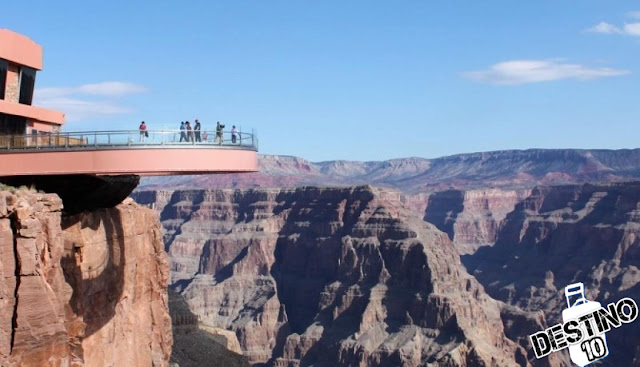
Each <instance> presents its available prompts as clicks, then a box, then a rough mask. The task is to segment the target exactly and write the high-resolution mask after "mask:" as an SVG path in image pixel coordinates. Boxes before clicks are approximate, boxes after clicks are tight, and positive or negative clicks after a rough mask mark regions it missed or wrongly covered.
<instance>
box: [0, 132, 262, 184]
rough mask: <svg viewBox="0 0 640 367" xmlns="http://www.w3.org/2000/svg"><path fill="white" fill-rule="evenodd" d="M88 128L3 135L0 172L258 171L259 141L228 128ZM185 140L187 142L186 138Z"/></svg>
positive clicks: (43, 173)
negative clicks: (218, 136)
mask: <svg viewBox="0 0 640 367" xmlns="http://www.w3.org/2000/svg"><path fill="white" fill-rule="evenodd" d="M147 133H148V136H144V135H141V134H140V132H139V131H138V130H131V131H83V132H73V133H56V134H40V135H0V176H23V175H71V174H73V175H75V174H94V175H129V174H135V175H141V176H153V175H174V174H180V175H182V174H209V173H228V172H253V171H257V169H258V160H257V151H258V140H257V138H256V137H255V135H254V134H252V133H241V134H239V135H240V136H239V137H238V139H237V141H236V142H235V143H233V142H232V139H231V134H230V133H229V132H224V133H223V139H222V141H220V140H218V139H216V138H215V137H216V134H215V132H211V131H202V132H200V139H198V135H197V134H196V133H194V132H192V133H191V134H190V135H188V134H187V133H185V134H184V135H182V134H181V132H180V131H179V130H162V131H157V130H147ZM181 140H182V141H181Z"/></svg>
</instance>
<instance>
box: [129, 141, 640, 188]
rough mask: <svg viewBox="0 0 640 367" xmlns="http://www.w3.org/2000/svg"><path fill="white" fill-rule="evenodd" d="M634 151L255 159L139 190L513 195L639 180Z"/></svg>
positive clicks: (638, 154) (150, 181)
mask: <svg viewBox="0 0 640 367" xmlns="http://www.w3.org/2000/svg"><path fill="white" fill-rule="evenodd" d="M639 162H640V149H621V150H605V149H591V150H582V149H528V150H503V151H494V152H482V153H469V154H458V155H452V156H448V157H441V158H435V159H425V158H401V159H391V160H387V161H371V162H358V161H326V162H309V161H307V160H304V159H302V158H298V157H290V156H274V155H261V156H259V165H258V166H259V167H260V171H259V172H256V173H248V174H245V173H243V174H232V175H203V176H178V177H175V176H174V177H151V178H145V179H143V180H142V182H141V185H140V187H139V189H143V190H150V189H155V190H162V189H177V188H180V189H195V188H199V189H200V188H204V189H216V188H218V189H224V188H239V189H252V188H291V187H301V186H342V187H344V186H354V185H365V184H366V185H375V186H378V187H385V188H392V189H395V190H400V191H402V192H404V193H409V194H416V193H425V192H438V191H445V190H450V189H457V190H472V189H486V188H503V189H520V188H525V189H526V188H531V187H533V186H535V185H559V184H570V183H585V182H615V181H618V182H619V181H629V180H639V179H640V163H639Z"/></svg>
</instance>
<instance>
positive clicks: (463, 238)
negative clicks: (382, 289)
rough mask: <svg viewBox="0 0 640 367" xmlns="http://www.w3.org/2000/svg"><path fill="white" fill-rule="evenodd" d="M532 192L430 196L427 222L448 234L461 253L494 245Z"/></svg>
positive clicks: (484, 191)
mask: <svg viewBox="0 0 640 367" xmlns="http://www.w3.org/2000/svg"><path fill="white" fill-rule="evenodd" d="M530 192H531V190H528V189H522V190H500V189H478V190H468V191H461V190H447V191H441V192H436V193H433V194H431V195H429V197H428V204H427V207H426V210H425V214H424V220H425V221H427V222H429V223H432V224H433V225H435V226H436V227H438V229H439V230H441V231H443V232H445V233H447V234H448V235H449V238H450V239H451V241H452V242H453V244H454V245H455V246H456V248H457V249H458V251H459V252H460V253H461V254H471V253H474V252H475V251H476V250H477V249H478V248H479V247H481V246H490V245H493V244H494V243H495V241H496V237H497V235H498V232H499V231H500V229H501V228H502V224H503V221H504V219H505V218H506V216H507V214H508V213H510V212H511V211H513V209H514V208H515V206H516V204H517V203H519V202H520V201H522V200H524V199H525V198H526V197H528V196H529V194H530Z"/></svg>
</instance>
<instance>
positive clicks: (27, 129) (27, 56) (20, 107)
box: [0, 29, 64, 134]
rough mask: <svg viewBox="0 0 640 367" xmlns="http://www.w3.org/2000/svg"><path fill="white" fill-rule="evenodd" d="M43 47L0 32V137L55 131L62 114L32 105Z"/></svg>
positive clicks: (18, 35)
mask: <svg viewBox="0 0 640 367" xmlns="http://www.w3.org/2000/svg"><path fill="white" fill-rule="evenodd" d="M40 70H42V47H41V46H40V45H38V44H37V43H35V42H33V41H31V40H30V39H29V38H27V37H25V36H23V35H20V34H18V33H15V32H12V31H10V30H8V29H0V134H37V132H39V131H40V132H56V131H59V130H60V126H61V125H62V124H63V123H64V113H62V112H58V111H53V110H48V109H45V108H40V107H36V106H33V105H32V103H33V91H34V88H35V81H36V73H37V72H38V71H40Z"/></svg>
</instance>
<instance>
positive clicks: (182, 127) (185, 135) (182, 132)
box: [180, 121, 187, 142]
mask: <svg viewBox="0 0 640 367" xmlns="http://www.w3.org/2000/svg"><path fill="white" fill-rule="evenodd" d="M186 128H187V127H186V126H184V121H182V122H180V141H181V142H182V141H187V133H186V132H185V131H184V130H185V129H186Z"/></svg>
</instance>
